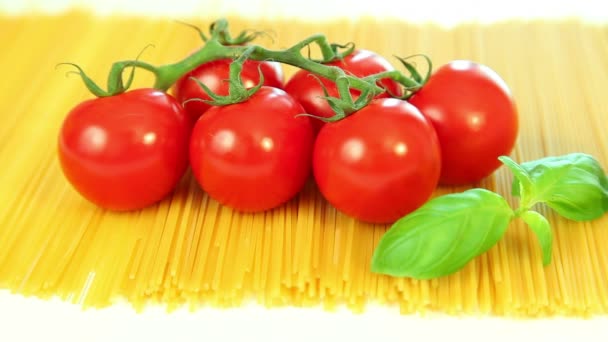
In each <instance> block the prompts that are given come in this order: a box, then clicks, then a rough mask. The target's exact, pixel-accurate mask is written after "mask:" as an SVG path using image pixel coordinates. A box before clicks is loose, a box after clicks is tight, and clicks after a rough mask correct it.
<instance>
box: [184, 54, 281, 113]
mask: <svg viewBox="0 0 608 342" xmlns="http://www.w3.org/2000/svg"><path fill="white" fill-rule="evenodd" d="M232 61H233V60H232V59H230V58H223V59H218V60H215V61H211V62H207V63H203V64H201V65H200V66H198V67H197V68H196V69H194V70H192V71H190V72H188V73H186V74H185V75H184V76H182V77H181V78H180V79H179V80H178V81H177V82H176V83H175V85H174V87H173V90H174V93H175V97H176V98H177V100H178V101H180V103H183V104H184V109H185V110H186V113H188V116H189V117H190V118H191V120H192V122H196V120H197V119H198V118H199V117H200V116H201V115H202V114H203V113H204V112H205V111H206V110H207V109H209V108H210V107H211V105H210V104H208V103H205V102H203V101H188V102H186V101H187V100H190V99H201V100H210V99H211V98H210V97H209V95H208V94H207V93H206V92H205V90H203V88H201V87H200V86H199V85H198V84H197V83H196V81H194V80H193V79H191V77H194V78H196V79H198V80H199V81H201V82H202V83H204V84H205V85H206V86H207V87H209V89H210V90H211V91H212V92H213V93H215V94H217V95H228V88H229V85H230V81H229V80H230V63H232ZM260 73H261V74H262V75H263V77H264V82H263V84H264V85H266V86H269V87H274V88H279V89H282V88H283V78H284V76H283V69H282V67H281V64H280V63H277V62H272V61H254V60H247V61H245V62H244V63H243V69H242V71H241V81H242V82H243V85H244V86H245V87H246V88H252V87H254V86H256V85H257V84H258V83H259V82H260ZM184 102H186V103H184Z"/></svg>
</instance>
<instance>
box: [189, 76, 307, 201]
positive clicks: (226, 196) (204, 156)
mask: <svg viewBox="0 0 608 342" xmlns="http://www.w3.org/2000/svg"><path fill="white" fill-rule="evenodd" d="M303 112H304V110H303V108H302V106H300V104H298V103H297V102H296V101H295V100H294V99H293V98H292V97H291V96H289V95H288V94H287V93H285V92H284V91H282V90H280V89H276V88H271V87H262V88H260V90H259V91H258V92H256V93H255V94H254V95H253V96H252V97H250V98H249V99H248V100H247V101H245V102H242V103H237V104H232V105H228V106H221V107H211V108H210V109H209V110H208V111H207V112H206V113H205V115H203V116H201V117H200V119H199V120H198V121H197V123H196V125H195V126H194V130H193V132H192V139H191V143H190V164H191V166H192V171H193V173H194V176H195V177H196V179H197V180H198V182H199V184H200V185H201V187H202V188H203V190H205V191H206V192H207V193H208V194H209V196H210V197H211V198H214V199H216V200H217V201H218V202H220V203H222V204H224V205H226V206H229V207H232V208H235V209H237V210H240V211H263V210H267V209H271V208H274V207H276V206H279V205H280V204H282V203H284V202H286V201H287V200H289V199H290V198H292V197H293V196H295V195H296V194H297V193H298V192H299V191H300V190H301V189H302V187H303V186H304V183H305V181H306V179H307V178H308V176H309V175H310V163H311V155H312V146H313V141H314V135H313V130H312V124H311V122H310V119H309V118H307V117H302V116H300V117H295V116H296V115H297V114H301V113H303Z"/></svg>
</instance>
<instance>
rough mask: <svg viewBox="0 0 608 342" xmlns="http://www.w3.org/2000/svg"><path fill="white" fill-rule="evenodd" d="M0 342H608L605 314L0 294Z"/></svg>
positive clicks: (607, 318) (607, 319)
mask: <svg viewBox="0 0 608 342" xmlns="http://www.w3.org/2000/svg"><path fill="white" fill-rule="evenodd" d="M0 303H1V304H0V305H1V308H0V322H1V323H0V324H1V327H2V328H0V341H7V342H9V341H10V342H20V341H62V342H71V341H79V342H80V341H87V342H97V341H146V342H148V341H176V342H190V341H203V340H205V341H213V342H219V341H281V342H283V341H285V342H299V341H302V342H304V341H306V342H315V341H336V342H338V341H348V342H352V341H366V342H367V341H370V342H371V341H379V342H380V341H383V342H384V341H386V342H393V341H461V340H464V341H467V342H473V341H483V342H488V341H491V342H502V341H505V342H506V341H509V342H512V341H535V342H540V341H551V342H560V341H585V342H593V341H602V342H605V341H608V317H602V318H595V319H594V320H584V319H561V318H557V319H542V320H507V319H499V318H471V317H469V318H457V317H420V316H401V315H399V314H398V313H397V312H396V310H397V309H395V308H390V309H387V308H377V307H372V308H370V309H369V310H368V312H366V313H365V314H352V313H350V312H348V311H345V310H343V311H339V312H337V313H328V312H324V311H322V310H318V309H295V308H287V309H264V308H260V307H257V306H251V307H247V308H244V309H231V310H216V309H203V310H199V311H197V312H196V313H194V314H193V313H190V312H188V311H184V310H182V311H177V312H174V313H170V314H168V313H166V312H165V311H163V310H161V309H158V308H153V309H149V310H146V311H145V312H144V313H142V314H135V313H133V312H132V310H131V309H130V308H129V307H127V306H126V305H119V306H116V307H113V308H111V309H103V310H86V311H82V310H81V309H80V308H79V307H78V306H75V305H69V304H66V303H61V302H42V301H39V300H36V299H24V298H21V297H19V296H8V295H6V294H5V295H0Z"/></svg>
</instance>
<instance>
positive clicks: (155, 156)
mask: <svg viewBox="0 0 608 342" xmlns="http://www.w3.org/2000/svg"><path fill="white" fill-rule="evenodd" d="M190 130H191V125H190V122H189V120H188V118H187V117H186V114H185V112H184V110H183V108H182V107H181V105H180V104H179V103H178V102H177V101H176V100H175V99H174V98H173V97H172V96H171V95H168V94H166V93H164V92H161V91H158V90H154V89H137V90H133V91H129V92H126V93H123V94H120V95H115V96H110V97H101V98H95V99H92V100H87V101H84V102H82V103H81V104H79V105H77V106H76V107H75V108H74V109H72V110H71V111H70V113H69V114H68V115H67V117H66V119H65V121H64V122H63V126H62V127H61V131H60V134H59V146H58V150H59V151H58V152H59V161H60V164H61V167H62V169H63V172H64V174H65V176H66V178H67V179H68V181H69V182H70V183H71V184H72V185H73V186H74V188H76V190H77V191H78V192H80V194H82V196H84V197H85V198H87V199H88V200H89V201H91V202H93V203H95V204H97V205H99V206H101V207H103V208H107V209H112V210H134V209H140V208H143V207H146V206H148V205H150V204H153V203H155V202H157V201H159V200H161V199H162V198H163V197H165V196H166V195H167V194H169V193H170V192H171V191H172V190H173V189H174V188H175V186H176V184H177V183H178V181H179V180H180V178H181V177H182V175H183V174H184V171H185V170H186V168H187V166H188V138H189V136H190Z"/></svg>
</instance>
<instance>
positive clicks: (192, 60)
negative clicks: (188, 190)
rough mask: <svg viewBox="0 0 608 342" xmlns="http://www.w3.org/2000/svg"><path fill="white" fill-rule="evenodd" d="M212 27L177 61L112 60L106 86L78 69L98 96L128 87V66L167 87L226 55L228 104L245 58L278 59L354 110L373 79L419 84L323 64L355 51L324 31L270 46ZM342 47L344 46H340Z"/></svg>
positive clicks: (374, 90)
mask: <svg viewBox="0 0 608 342" xmlns="http://www.w3.org/2000/svg"><path fill="white" fill-rule="evenodd" d="M197 31H198V32H199V34H200V35H201V37H204V38H207V37H206V36H204V35H202V32H201V31H200V30H197ZM210 31H211V32H210V36H209V38H208V39H207V40H206V42H205V44H204V45H203V46H202V47H201V48H200V49H198V50H197V51H195V52H194V53H192V54H191V55H189V56H188V57H186V58H184V59H183V60H181V61H179V62H176V63H172V64H166V65H162V66H154V65H151V64H149V63H145V62H142V61H139V60H126V61H120V62H116V63H114V64H113V65H112V68H111V70H110V74H109V76H108V90H107V91H105V90H103V89H101V88H100V87H98V86H97V85H96V84H95V83H94V82H93V81H92V80H90V79H89V78H88V77H87V76H86V75H85V74H84V72H83V71H82V70H81V69H80V68H79V67H77V66H76V67H77V68H78V70H79V71H78V73H79V74H80V76H81V77H82V78H83V80H84V81H85V84H86V85H87V87H88V88H89V90H91V91H92V92H93V94H95V95H96V96H112V95H116V94H120V93H122V92H124V91H126V90H127V89H128V88H129V86H130V85H131V81H132V80H133V71H132V72H131V75H130V76H129V79H128V80H127V81H126V83H125V82H124V81H123V78H122V76H123V72H124V70H125V69H126V68H134V69H135V68H141V69H144V70H147V71H149V72H151V73H153V74H154V76H155V83H154V88H156V89H159V90H163V91H167V90H168V89H169V88H170V87H171V86H172V85H173V84H175V82H177V81H178V80H179V79H180V78H182V77H184V75H186V74H187V73H188V72H190V71H192V70H194V69H195V68H196V67H198V66H200V65H202V64H204V63H207V62H211V61H214V60H218V59H224V58H230V59H233V60H235V62H234V63H233V64H236V65H234V66H233V67H231V72H230V79H231V80H230V82H231V84H236V83H239V85H235V86H234V87H233V88H234V89H239V90H238V91H236V92H237V93H238V94H235V95H234V96H231V95H230V96H228V97H227V98H226V100H225V101H224V102H225V103H230V100H231V99H234V102H239V101H242V100H243V99H242V97H243V96H242V94H243V93H244V92H243V91H242V89H241V88H244V87H241V86H242V84H240V83H241V78H240V72H241V70H242V64H243V63H244V62H245V60H246V59H251V60H256V61H276V62H280V63H284V64H289V65H293V66H295V67H298V68H300V69H304V70H307V71H309V72H311V73H313V74H315V75H318V76H320V77H323V78H326V79H329V80H331V81H334V82H336V86H337V88H338V93H339V95H340V98H337V99H336V98H334V99H332V100H333V101H332V103H339V107H340V110H342V111H343V112H346V113H350V112H353V111H355V110H357V109H359V108H361V107H363V106H364V105H366V104H367V103H369V101H371V99H372V98H373V97H375V96H376V95H379V94H381V93H383V92H385V89H384V88H383V87H380V86H379V85H378V84H377V82H378V81H379V80H380V79H383V78H390V79H393V80H395V81H397V82H398V83H400V84H402V85H403V86H404V87H405V88H406V91H407V92H408V93H410V94H411V93H413V92H415V91H416V90H418V89H420V87H421V86H422V84H421V83H420V82H418V81H416V80H415V79H414V78H408V77H406V76H405V75H403V74H402V73H400V72H399V71H396V70H395V71H388V72H381V73H378V74H375V75H370V76H367V77H363V78H359V77H355V76H353V75H350V74H347V73H346V72H345V71H344V70H342V69H341V68H339V67H336V66H330V65H326V64H325V63H328V62H331V61H334V60H336V59H340V58H344V57H345V56H347V55H348V54H350V53H351V52H352V51H353V50H354V44H351V43H349V44H347V45H344V46H342V45H338V44H330V43H329V42H328V41H327V38H326V37H325V36H324V35H322V34H315V35H312V36H310V37H308V38H306V39H304V40H302V41H300V42H298V43H296V44H295V45H293V46H291V47H289V48H287V49H284V50H270V49H266V48H264V47H262V46H259V45H253V44H251V45H247V43H249V42H250V41H251V40H253V39H254V38H256V37H257V36H258V35H259V34H260V33H259V32H254V33H248V32H242V33H241V34H239V35H238V36H237V37H234V38H233V37H232V36H231V35H230V33H229V31H228V22H227V21H226V20H224V19H221V20H218V21H216V22H214V23H213V24H212V25H211V27H210ZM312 44H315V45H317V46H318V47H319V49H320V51H321V55H322V59H321V60H313V59H311V58H309V57H307V56H304V55H303V54H302V50H303V49H305V48H306V47H309V46H310V45H312ZM340 48H341V49H344V50H343V51H339V49H340ZM134 69H133V70H134ZM351 89H357V90H359V91H360V92H361V93H362V94H365V95H366V96H365V98H363V99H358V100H357V101H353V99H352V96H351V95H350V90H351ZM246 93H247V94H248V96H250V94H252V92H246ZM237 95H238V96H237ZM391 95H392V94H391ZM329 100H330V99H329V98H328V101H329Z"/></svg>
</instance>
